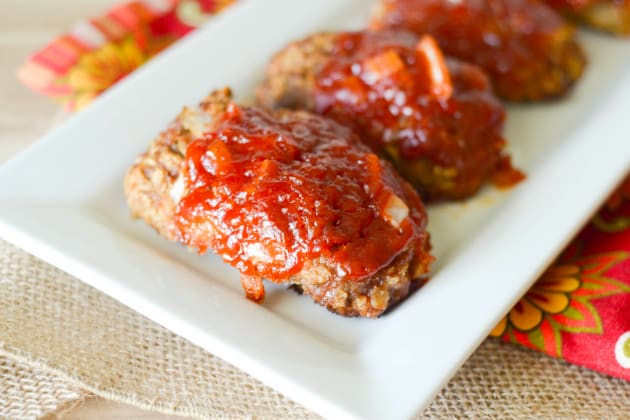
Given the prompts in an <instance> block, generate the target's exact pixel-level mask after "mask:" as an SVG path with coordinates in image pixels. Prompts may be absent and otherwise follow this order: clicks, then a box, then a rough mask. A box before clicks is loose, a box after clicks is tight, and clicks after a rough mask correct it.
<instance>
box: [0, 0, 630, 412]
mask: <svg viewBox="0 0 630 420" xmlns="http://www.w3.org/2000/svg"><path fill="white" fill-rule="evenodd" d="M373 3H374V1H366V0H318V1H295V0H250V1H247V2H243V3H241V4H238V5H237V6H234V7H233V8H231V9H230V10H228V11H226V12H225V13H224V14H222V15H221V16H219V17H218V18H216V19H215V20H213V22H212V23H211V24H209V25H208V26H206V27H205V28H203V29H201V30H199V31H197V32H196V33H195V34H193V35H192V36H190V37H189V38H187V39H185V40H184V41H182V42H180V43H179V44H178V45H177V46H176V47H174V48H171V49H170V50H168V51H166V52H165V53H164V54H162V55H161V56H159V57H157V58H155V59H154V60H153V61H152V62H151V63H150V64H148V65H147V66H145V67H144V68H142V69H141V70H139V71H138V72H136V73H135V74H133V75H131V76H130V77H128V78H127V79H126V80H124V81H123V82H122V83H120V84H119V85H117V86H116V87H114V88H113V89H111V91H109V92H107V93H106V94H105V95H103V96H102V97H101V98H100V99H99V100H97V101H96V103H94V104H93V105H92V106H91V107H90V108H89V109H87V110H86V111H84V112H82V113H80V114H78V115H77V116H75V117H73V118H71V119H70V120H69V121H68V122H67V123H66V124H64V125H63V126H61V127H59V128H58V129H56V130H54V131H53V132H51V133H50V134H49V135H47V136H46V137H45V138H44V139H42V140H41V141H40V142H38V143H37V144H36V145H35V146H34V147H32V148H31V149H30V150H28V151H27V152H25V153H24V154H22V155H21V156H20V157H18V158H16V159H14V160H13V161H12V162H10V163H8V164H7V165H5V166H4V167H3V168H2V169H1V170H0V203H1V205H0V235H1V236H2V237H4V238H6V239H7V240H9V241H12V242H14V243H15V244H17V245H19V246H21V247H23V248H24V249H26V250H28V251H30V252H32V253H33V254H35V255H37V256H39V257H40V258H43V259H44V260H46V261H48V262H50V263H52V264H55V265H57V266H59V267H60V268H62V269H64V270H66V271H68V272H69V273H71V274H73V275H75V276H77V277H79V278H81V279H83V280H84V281H85V282H87V283H89V284H90V285H92V286H94V287H96V288H98V289H100V290H102V291H103V292H105V293H107V294H109V295H111V296H113V297H114V298H116V299H118V300H120V301H121V302H123V303H125V304H126V305H128V306H130V307H131V308H133V309H135V310H137V311H139V312H140V313H142V314H144V315H146V316H148V317H150V318H152V319H153V320H155V321H157V322H159V323H161V324H162V325H164V326H166V327H167V328H169V329H171V330H172V331H174V332H176V333H178V334H180V335H182V336H183V337H186V338H187V339H189V340H191V341H192V342H194V343H196V344H198V345H200V346H202V347H204V348H205V349H207V350H209V351H211V352H212V353H214V354H216V355H218V356H220V357H222V358H223V359H225V360H227V361H228V362H230V363H233V364H234V365H236V366H238V367H240V368H242V369H244V370H245V371H247V372H249V373H250V374H252V375H254V376H256V377H258V378H260V379H261V380H262V381H264V382H265V383H267V384H269V385H271V386H273V387H275V388H277V389H278V390H280V391H281V392H283V393H284V394H286V395H288V396H289V397H291V398H293V399H295V400H296V401H299V402H301V403H302V404H304V405H305V406H307V407H309V408H311V409H312V410H314V411H316V412H318V413H321V414H323V415H326V416H330V417H333V418H373V419H382V418H389V419H399V418H407V417H410V416H412V415H413V414H414V413H417V412H419V410H421V408H422V407H423V406H425V405H426V404H427V403H428V402H430V400H431V398H432V397H433V396H434V395H435V393H437V392H438V391H439V390H440V388H441V387H442V386H443V385H444V384H445V383H446V381H447V380H448V379H449V378H450V377H451V376H452V375H453V374H454V373H455V371H456V370H457V369H458V367H459V366H460V365H461V364H462V363H463V362H464V361H465V360H466V358H467V357H468V356H469V355H470V354H471V352H473V351H474V349H475V348H476V346H477V345H478V344H479V343H480V342H481V341H482V340H483V339H484V337H485V336H486V335H487V333H488V332H489V331H490V329H491V328H492V327H493V326H494V325H495V323H496V322H497V321H498V320H499V319H500V318H501V316H502V315H503V314H504V313H505V312H507V310H508V309H509V308H510V307H511V306H512V305H513V304H514V303H515V301H516V300H517V299H518V298H519V296H521V295H522V294H523V293H524V292H525V291H526V289H527V288H528V287H529V286H530V285H531V283H532V282H533V281H534V280H535V279H536V277H537V276H538V275H539V274H540V273H541V271H542V270H543V269H544V268H545V266H546V265H547V264H549V262H550V261H551V260H552V259H553V258H554V256H555V255H556V254H557V253H558V252H559V250H560V249H561V248H562V247H563V246H564V245H565V244H566V242H567V241H568V240H569V239H570V238H571V236H572V235H573V234H574V233H575V232H576V230H577V229H578V228H579V227H580V225H581V224H583V223H584V222H585V221H586V220H587V218H588V216H589V215H590V214H591V213H592V212H593V210H594V209H595V208H596V206H597V205H598V203H600V202H601V200H602V199H603V198H604V197H605V196H606V194H608V193H609V192H610V190H611V189H612V188H613V187H614V186H615V184H616V183H617V182H618V181H619V180H620V179H621V178H622V177H623V175H624V174H625V173H626V171H627V170H628V166H629V163H630V141H628V133H630V117H629V114H628V104H630V42H627V41H626V42H622V41H616V40H614V39H611V38H606V37H603V36H597V35H592V34H588V35H584V36H583V40H584V43H585V46H586V49H587V51H588V53H589V57H590V61H591V65H590V67H589V69H588V72H587V73H586V75H585V77H584V79H583V80H582V81H581V82H580V84H579V85H578V87H577V89H576V90H575V91H574V92H573V94H572V95H570V97H569V98H567V99H564V100H562V101H559V102H557V103H550V104H542V105H540V104H536V105H527V106H518V107H512V108H510V113H509V123H508V127H507V135H508V138H509V140H510V142H511V150H512V152H513V155H514V157H515V161H516V163H517V164H518V165H519V166H520V167H522V168H524V169H525V170H526V171H527V172H528V174H529V178H528V180H527V181H526V182H525V183H523V184H522V185H520V186H519V187H517V188H516V189H513V190H512V191H509V192H507V193H500V192H498V191H495V190H493V189H490V188H488V189H486V190H485V191H484V192H483V193H482V194H480V195H479V196H477V197H476V198H474V199H473V200H470V201H468V202H465V203H459V204H448V205H441V206H437V207H433V208H432V209H431V211H430V217H431V223H430V230H431V233H432V235H433V239H434V244H435V253H436V255H437V257H438V262H437V264H436V266H435V272H434V276H433V279H432V281H431V282H430V283H429V284H428V285H427V286H426V287H424V288H423V289H421V290H420V291H419V292H417V293H416V294H414V295H413V296H411V297H410V298H409V299H408V300H407V301H406V302H405V303H404V304H402V305H401V306H400V307H398V308H397V309H396V310H395V311H393V312H392V313H391V314H388V315H386V316H384V317H382V318H381V319H378V320H363V319H345V318H342V317H340V316H336V315H333V314H331V313H328V312H326V311H325V310H324V309H322V308H320V307H318V306H317V305H315V304H313V303H312V302H310V300H309V299H308V298H306V297H301V296H298V295H297V294H295V293H293V292H292V291H288V290H285V289H283V288H280V287H269V289H268V298H267V300H266V302H265V304H264V305H262V306H259V305H256V304H254V303H251V302H249V301H247V300H246V299H245V298H244V297H243V294H242V291H241V290H240V285H239V281H238V275H237V273H236V272H235V271H234V270H233V269H231V268H230V267H228V266H226V265H224V264H223V263H222V262H221V261H220V259H219V258H217V257H213V256H210V257H199V256H196V255H191V254H189V253H188V252H187V251H186V250H184V249H183V247H181V246H178V245H176V244H171V243H168V242H167V241H165V240H163V239H161V238H160V237H158V235H157V234H156V233H154V232H153V231H152V230H151V229H150V228H148V227H147V226H145V225H144V224H143V223H142V222H138V221H135V222H134V221H132V220H131V218H130V214H129V211H128V209H127V206H126V204H125V199H124V197H123V193H122V178H123V176H124V173H125V171H126V169H127V168H128V167H129V165H130V164H131V163H132V162H133V160H134V157H135V156H136V155H137V154H139V153H140V152H142V151H143V150H144V149H145V148H146V146H147V145H148V144H149V142H150V141H152V139H153V137H154V136H155V135H156V134H157V133H158V132H159V131H161V130H162V129H163V128H164V127H165V126H166V124H167V123H168V122H169V121H170V120H171V119H172V118H173V117H174V116H175V115H176V114H177V112H178V111H179V110H180V108H181V107H182V105H184V104H195V103H197V101H199V100H200V99H201V98H202V97H204V96H205V94H206V93H208V92H209V91H210V90H211V89H213V88H219V87H222V86H224V85H230V86H232V87H233V88H234V90H235V92H236V93H237V95H238V96H239V97H240V98H248V97H251V94H252V90H253V87H254V86H255V84H256V82H258V81H259V80H260V77H261V74H262V69H263V68H264V65H265V63H266V61H267V60H268V59H269V58H270V56H271V54H272V53H273V52H274V51H276V50H277V49H279V48H281V47H282V46H284V45H285V44H286V43H287V42H289V41H291V40H293V39H295V38H297V37H301V36H305V35H307V34H309V33H310V32H313V31H319V30H324V29H341V28H359V27H360V26H361V25H362V24H364V23H365V22H366V20H367V16H368V12H369V9H370V7H371V6H372V5H373Z"/></svg>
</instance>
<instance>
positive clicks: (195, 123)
mask: <svg viewBox="0 0 630 420" xmlns="http://www.w3.org/2000/svg"><path fill="white" fill-rule="evenodd" d="M179 120H180V122H181V124H182V126H183V127H184V128H185V129H187V130H188V131H190V134H192V136H193V138H199V137H201V136H203V135H204V133H207V132H208V131H210V129H211V125H212V118H211V117H210V115H208V114H206V113H205V112H203V111H202V110H200V109H198V108H189V107H185V108H184V110H183V111H182V113H181V114H180V116H179Z"/></svg>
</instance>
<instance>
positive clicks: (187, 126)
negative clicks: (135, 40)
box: [124, 89, 433, 317]
mask: <svg viewBox="0 0 630 420" xmlns="http://www.w3.org/2000/svg"><path fill="white" fill-rule="evenodd" d="M230 101H231V93H230V91H229V89H223V90H221V91H216V92H213V93H212V94H210V95H209V96H208V97H207V98H206V99H205V100H204V101H203V102H202V103H201V104H200V105H199V106H198V107H196V108H185V109H184V110H183V111H182V112H181V113H180V114H179V116H178V117H177V118H176V119H175V121H174V122H173V123H172V124H171V125H170V126H169V127H168V129H167V130H166V131H164V132H163V133H161V134H160V135H159V136H158V137H157V138H156V139H155V141H154V142H153V143H151V145H150V146H149V149H148V151H147V152H146V153H143V154H142V155H140V156H139V157H138V158H137V159H136V162H135V163H134V165H133V166H132V167H131V169H130V170H129V172H128V173H127V175H126V177H125V180H124V191H125V194H126V196H127V200H128V203H129V206H130V207H131V210H132V212H133V213H134V215H136V216H138V217H140V218H142V219H144V220H145V221H146V222H147V223H148V224H149V225H151V226H152V227H153V228H155V229H156V230H157V231H158V232H159V233H160V234H161V235H162V236H164V237H165V238H167V239H169V240H171V241H179V240H180V238H179V234H178V229H177V227H176V226H175V225H174V217H173V216H174V213H175V211H176V206H177V202H178V201H179V199H180V198H181V197H182V196H183V195H184V194H185V191H184V188H185V187H184V184H183V182H182V178H181V177H180V172H181V171H182V165H183V163H184V156H185V152H186V148H187V146H188V145H189V144H190V143H191V141H193V140H194V139H195V138H196V137H197V136H200V135H201V134H202V133H203V132H207V131H209V130H211V129H212V127H213V124H214V122H215V121H216V119H217V118H218V117H219V116H220V115H222V114H223V113H224V112H225V110H226V108H227V106H228V104H229V103H230ZM284 112H290V111H278V112H277V113H276V115H281V114H282V113H284ZM421 240H422V241H423V243H422V244H421V246H420V247H418V246H417V245H418V244H417V243H416V244H413V245H416V246H415V247H414V246H412V245H410V246H408V247H407V248H406V249H405V250H404V251H403V252H401V253H400V254H399V255H398V256H397V257H396V258H395V259H394V260H393V261H392V263H391V264H390V265H389V266H387V267H385V268H382V269H381V270H380V271H378V272H377V273H376V274H374V275H372V276H370V277H369V278H367V279H365V280H363V281H350V280H346V279H344V278H343V277H340V276H339V275H338V273H337V272H336V268H335V267H336V266H335V265H334V264H332V262H331V261H327V260H326V259H325V258H319V259H315V260H313V261H309V262H308V263H307V264H305V266H304V268H303V269H302V271H301V272H299V273H298V274H297V275H294V276H292V277H291V278H290V279H289V281H287V282H286V284H288V285H294V286H296V287H298V288H299V289H301V290H302V291H303V293H305V294H306V295H309V296H311V297H312V298H313V300H314V301H315V302H317V303H319V304H320V305H322V306H324V307H326V308H327V309H329V310H330V311H332V312H335V313H338V314H341V315H344V316H362V317H377V316H379V315H380V314H382V313H383V312H384V311H385V310H386V309H387V308H388V307H391V306H392V305H394V304H395V303H397V302H399V301H400V300H401V299H403V298H405V297H406V296H407V294H408V293H409V289H410V286H411V285H412V283H413V282H414V281H415V280H416V279H419V278H421V277H422V276H423V275H425V274H426V273H427V272H428V270H429V264H430V263H431V261H432V260H433V258H432V257H431V255H430V254H429V250H430V244H429V239H428V234H426V236H424V237H422V238H421ZM418 250H421V252H418Z"/></svg>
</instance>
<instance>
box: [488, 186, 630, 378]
mask: <svg viewBox="0 0 630 420" xmlns="http://www.w3.org/2000/svg"><path fill="white" fill-rule="evenodd" d="M491 335H492V336H495V337H501V338H502V339H503V340H505V341H508V342H512V343H517V344H521V345H524V346H527V347H530V348H533V349H536V350H539V351H542V352H545V353H547V354H549V355H551V356H554V357H560V358H563V359H565V360H567V361H569V362H572V363H576V364H580V365H583V366H586V367H589V368H592V369H596V370H599V371H602V372H604V373H607V374H610V375H613V376H618V377H621V378H625V379H627V380H630V177H629V178H628V179H627V180H626V181H625V182H624V183H623V184H622V185H621V186H620V187H619V188H618V189H617V191H615V193H613V195H612V196H611V197H610V199H609V200H608V201H607V202H606V203H605V204H604V206H603V207H602V208H601V210H600V211H599V212H598V213H597V214H596V215H595V216H594V217H593V219H592V222H591V223H589V225H587V226H586V227H585V228H584V229H583V230H582V231H581V232H580V234H579V235H578V236H577V237H576V238H575V239H574V240H573V242H572V243H571V244H570V245H569V247H568V248H567V249H566V250H565V251H564V253H563V254H562V255H561V256H560V257H559V258H558V260H557V261H556V263H555V264H554V265H553V266H552V267H550V268H549V269H548V270H547V271H546V272H545V274H543V275H542V277H541V278H540V279H539V280H538V281H537V282H536V284H534V286H533V287H532V288H531V289H530V290H529V292H527V294H526V295H525V296H523V298H521V300H520V301H519V302H518V303H517V304H516V306H514V308H512V310H511V311H510V312H509V313H508V314H507V315H506V316H505V318H503V320H501V322H500V323H499V325H497V326H496V327H495V329H494V330H493V331H492V333H491Z"/></svg>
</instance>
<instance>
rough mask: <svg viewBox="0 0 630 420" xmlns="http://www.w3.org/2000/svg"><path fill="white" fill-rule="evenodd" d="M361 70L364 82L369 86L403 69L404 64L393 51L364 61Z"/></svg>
mask: <svg viewBox="0 0 630 420" xmlns="http://www.w3.org/2000/svg"><path fill="white" fill-rule="evenodd" d="M363 68H364V70H365V78H366V79H367V80H365V81H366V82H367V83H368V84H370V83H374V82H377V81H378V80H381V79H385V78H387V77H389V76H391V75H392V74H395V73H397V72H399V71H400V70H402V69H404V68H405V63H404V62H403V60H402V58H400V55H398V53H397V52H396V51H395V50H387V51H384V52H382V53H381V54H379V55H376V56H374V57H370V58H368V59H367V60H365V62H364V63H363Z"/></svg>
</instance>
